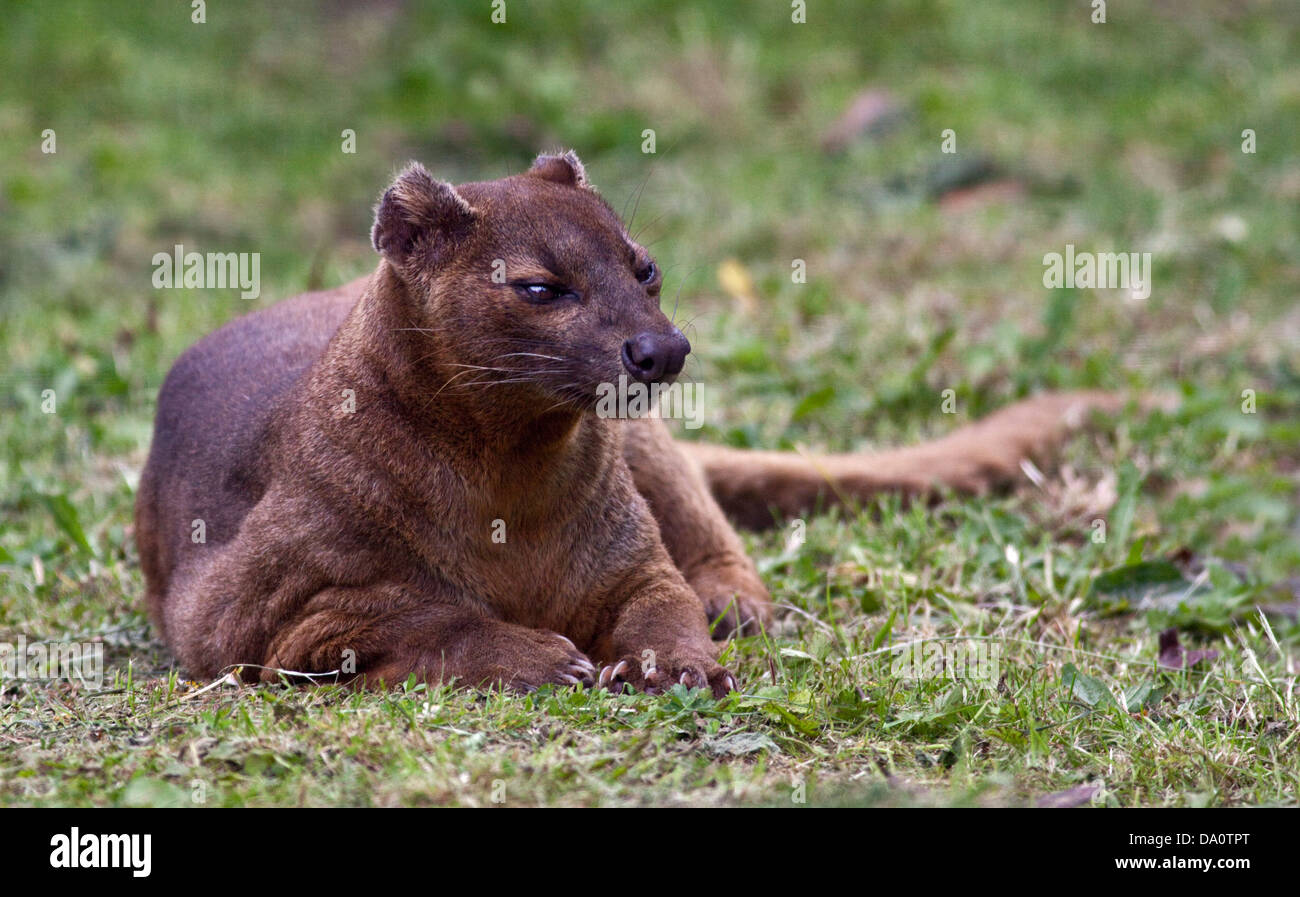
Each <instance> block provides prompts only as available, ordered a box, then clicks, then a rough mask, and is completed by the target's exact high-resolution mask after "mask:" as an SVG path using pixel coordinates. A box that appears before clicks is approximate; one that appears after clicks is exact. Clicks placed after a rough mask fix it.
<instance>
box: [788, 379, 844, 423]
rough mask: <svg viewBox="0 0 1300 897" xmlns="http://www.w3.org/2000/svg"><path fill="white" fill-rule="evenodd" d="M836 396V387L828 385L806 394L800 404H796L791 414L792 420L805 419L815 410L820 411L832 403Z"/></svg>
mask: <svg viewBox="0 0 1300 897" xmlns="http://www.w3.org/2000/svg"><path fill="white" fill-rule="evenodd" d="M834 398H835V387H833V386H826V387H823V388H822V389H819V390H817V391H816V392H811V393H809V394H808V395H806V396H804V397H803V399H802V400H801V401H800V402H799V404H798V405H795V406H794V411H793V412H792V414H791V415H790V417H791V419H792V420H803V419H804V418H805V417H807V416H808V415H810V414H812V413H813V412H815V411H820V410H821V409H822V408H825V407H826V406H827V405H829V404H830V403H831V400H832V399H834Z"/></svg>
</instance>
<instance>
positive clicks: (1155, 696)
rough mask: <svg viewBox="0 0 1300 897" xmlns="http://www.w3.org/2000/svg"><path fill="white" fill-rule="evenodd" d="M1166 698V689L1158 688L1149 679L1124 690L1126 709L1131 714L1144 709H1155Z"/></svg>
mask: <svg viewBox="0 0 1300 897" xmlns="http://www.w3.org/2000/svg"><path fill="white" fill-rule="evenodd" d="M1164 696H1165V689H1163V688H1159V687H1157V686H1156V684H1155V683H1154V682H1152V681H1151V680H1150V679H1148V680H1147V681H1145V682H1140V683H1138V684H1137V685H1130V686H1129V687H1128V688H1126V689H1124V709H1126V710H1127V711H1128V712H1129V713H1137V712H1138V711H1140V710H1141V709H1142V708H1143V707H1154V706H1155V705H1156V704H1159V703H1160V701H1161V700H1162V699H1163V698H1164Z"/></svg>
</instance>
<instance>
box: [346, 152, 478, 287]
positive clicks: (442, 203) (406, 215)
mask: <svg viewBox="0 0 1300 897" xmlns="http://www.w3.org/2000/svg"><path fill="white" fill-rule="evenodd" d="M477 219H478V212H477V211H475V210H474V209H473V208H472V207H471V206H470V204H469V203H468V202H466V201H465V198H464V197H463V196H461V195H460V194H459V193H457V192H456V188H455V187H453V186H452V185H451V184H448V183H446V182H445V181H440V180H438V179H436V178H435V177H433V175H431V174H429V172H428V171H426V170H425V168H424V166H423V165H421V164H420V163H419V162H411V163H409V164H408V165H407V166H406V168H405V169H403V171H402V173H401V174H399V175H398V176H397V180H395V181H394V182H393V184H392V186H391V187H389V188H388V189H387V190H385V191H384V195H383V196H382V197H380V199H379V205H378V206H376V207H375V226H374V228H372V229H371V231H370V242H371V243H372V244H374V247H375V251H377V252H378V253H379V254H380V255H382V256H383V257H384V258H386V259H388V260H389V261H390V262H392V263H393V264H394V265H395V266H396V267H397V268H398V269H399V270H400V271H403V272H410V271H413V270H414V269H419V268H424V267H432V266H436V265H438V264H439V263H441V262H442V261H445V259H446V256H447V255H448V254H449V253H450V252H451V250H452V248H453V247H454V245H455V243H456V242H457V241H458V240H460V239H461V238H463V237H464V236H465V235H466V234H468V233H469V232H470V230H471V229H472V228H473V227H474V223H475V221H476V220H477Z"/></svg>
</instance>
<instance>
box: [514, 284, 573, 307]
mask: <svg viewBox="0 0 1300 897" xmlns="http://www.w3.org/2000/svg"><path fill="white" fill-rule="evenodd" d="M515 291H516V292H518V293H519V295H520V297H522V298H523V299H524V301H526V302H531V303H533V304H534V305H545V304H547V303H549V302H555V301H556V300H558V299H568V298H573V297H576V296H577V294H576V293H574V292H573V290H569V289H565V288H564V287H559V286H553V285H551V284H549V283H521V284H515Z"/></svg>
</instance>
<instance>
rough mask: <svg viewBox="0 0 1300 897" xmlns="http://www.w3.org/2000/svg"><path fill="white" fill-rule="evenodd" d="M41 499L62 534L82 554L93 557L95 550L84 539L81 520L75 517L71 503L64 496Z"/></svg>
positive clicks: (45, 496)
mask: <svg viewBox="0 0 1300 897" xmlns="http://www.w3.org/2000/svg"><path fill="white" fill-rule="evenodd" d="M41 498H42V499H43V500H44V502H45V506H46V507H48V508H49V509H50V514H52V515H53V516H54V522H55V523H56V524H57V525H58V527H59V529H60V530H62V531H63V534H64V535H65V536H67V537H68V538H69V539H71V540H72V541H73V542H74V543H75V544H76V546H77V547H78V548H80V549H81V550H82V551H83V552H85V553H86V554H89V555H92V556H93V555H94V554H95V550H94V549H93V548H91V547H90V542H89V540H87V539H86V531H85V530H84V529H82V528H81V519H80V517H79V516H78V515H77V509H76V508H75V507H74V506H73V504H72V502H70V501H68V497H67V496H66V495H50V494H43V495H42V496H41Z"/></svg>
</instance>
